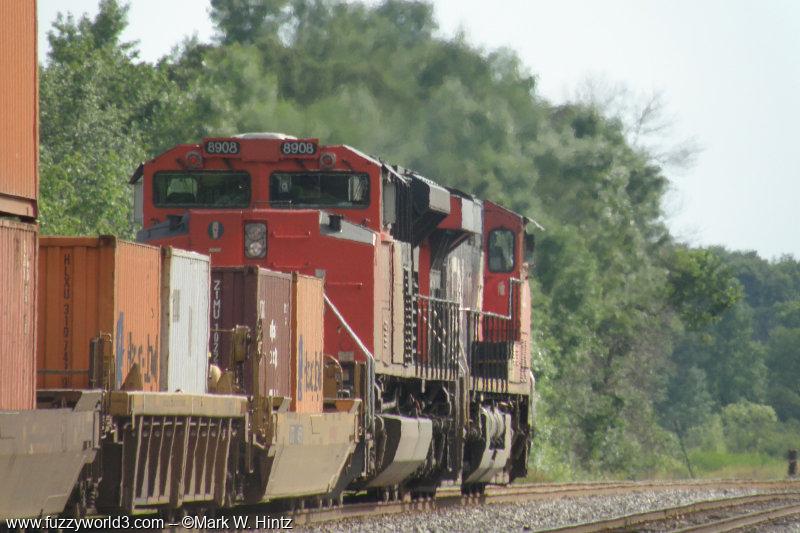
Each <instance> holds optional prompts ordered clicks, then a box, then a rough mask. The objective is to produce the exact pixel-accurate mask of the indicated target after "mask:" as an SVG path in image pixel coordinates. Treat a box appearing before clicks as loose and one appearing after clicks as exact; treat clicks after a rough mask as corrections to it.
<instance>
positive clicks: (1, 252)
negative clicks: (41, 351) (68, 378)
mask: <svg viewBox="0 0 800 533" xmlns="http://www.w3.org/2000/svg"><path fill="white" fill-rule="evenodd" d="M37 232H38V228H37V227H36V225H35V224H23V223H20V222H13V221H9V220H3V219H0V295H1V296H0V299H2V304H1V305H0V411H5V410H22V409H33V408H34V407H35V397H36V304H37V301H36V291H37V286H36V267H37V261H36V256H37V253H38V246H37V243H36V238H37Z"/></svg>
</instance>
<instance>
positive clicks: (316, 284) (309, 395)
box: [292, 274, 325, 413]
mask: <svg viewBox="0 0 800 533" xmlns="http://www.w3.org/2000/svg"><path fill="white" fill-rule="evenodd" d="M324 286H325V282H324V281H323V280H322V279H320V278H315V277H311V276H303V275H301V274H293V275H292V296H293V297H292V304H293V309H294V310H293V312H292V411H297V412H299V413H321V412H322V374H323V367H324V361H323V353H322V352H323V343H324V339H323V332H324V326H323V321H322V320H323V315H324V314H325V302H324V300H323V295H324Z"/></svg>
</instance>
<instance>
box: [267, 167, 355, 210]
mask: <svg viewBox="0 0 800 533" xmlns="http://www.w3.org/2000/svg"><path fill="white" fill-rule="evenodd" d="M269 194H270V204H271V205H272V206H273V207H288V208H292V207H345V208H346V207H366V206H368V205H369V176H367V174H353V173H350V172H294V173H276V174H273V175H272V177H271V178H270V186H269Z"/></svg>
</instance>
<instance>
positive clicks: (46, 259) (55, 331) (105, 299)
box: [37, 236, 161, 391]
mask: <svg viewBox="0 0 800 533" xmlns="http://www.w3.org/2000/svg"><path fill="white" fill-rule="evenodd" d="M39 242H40V248H39V332H40V334H39V342H38V356H37V384H38V387H39V388H40V389H53V388H77V389H81V388H87V387H90V386H92V387H100V386H103V385H105V386H107V387H108V388H111V389H118V388H120V387H121V386H122V384H123V382H124V381H125V379H126V378H127V377H128V373H129V372H130V370H131V368H132V367H133V365H134V364H135V363H136V364H138V367H139V370H140V372H141V379H142V388H143V390H148V391H157V390H159V388H160V387H159V386H160V383H159V374H160V363H161V361H160V356H159V354H160V344H159V334H160V327H161V304H160V290H161V271H160V258H161V253H160V250H159V249H158V248H155V247H153V246H145V245H142V244H136V243H131V242H127V241H123V240H118V239H116V238H114V237H107V236H104V237H99V238H96V237H42V238H41V239H40V241H39ZM98 336H102V337H103V338H104V340H105V342H104V346H105V351H106V355H107V356H109V358H108V359H106V363H105V364H104V365H103V368H102V370H99V369H97V364H96V363H100V362H101V361H96V362H95V370H96V373H95V376H101V375H107V376H108V377H109V379H108V381H109V382H108V383H98V382H96V380H95V382H90V381H92V380H90V356H89V352H90V349H89V345H90V342H91V340H92V339H93V338H94V337H98Z"/></svg>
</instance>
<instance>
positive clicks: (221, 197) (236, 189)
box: [153, 171, 250, 208]
mask: <svg viewBox="0 0 800 533" xmlns="http://www.w3.org/2000/svg"><path fill="white" fill-rule="evenodd" d="M153 204H154V205H155V206H156V207H239V208H241V207H248V206H249V205H250V176H249V175H248V174H247V173H246V172H215V171H194V172H192V171H189V172H159V173H157V174H156V175H155V176H154V178H153Z"/></svg>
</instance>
